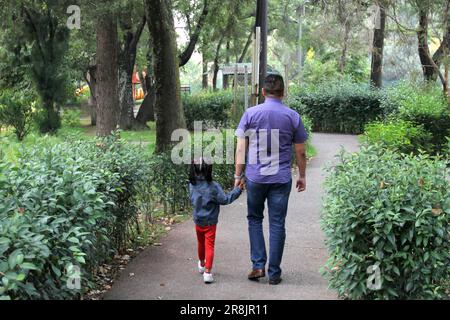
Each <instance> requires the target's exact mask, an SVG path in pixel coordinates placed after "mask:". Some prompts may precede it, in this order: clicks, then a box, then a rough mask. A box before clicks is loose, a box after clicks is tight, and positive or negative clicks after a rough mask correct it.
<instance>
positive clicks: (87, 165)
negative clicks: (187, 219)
mask: <svg viewBox="0 0 450 320" xmlns="http://www.w3.org/2000/svg"><path fill="white" fill-rule="evenodd" d="M115 139H116V138H115V137H113V138H110V139H108V140H98V141H90V142H85V141H75V142H71V143H60V144H56V145H51V146H46V145H43V146H40V145H37V146H36V147H34V148H32V149H28V150H23V151H22V155H21V157H20V158H19V161H18V163H17V164H7V163H4V162H2V164H1V165H0V272H1V273H0V278H1V280H0V296H1V297H2V298H5V297H8V298H11V299H67V298H75V297H78V296H79V294H81V293H83V292H84V291H85V290H87V289H88V288H89V287H91V286H92V285H93V283H92V277H91V272H92V270H93V269H94V268H95V267H96V266H98V265H99V264H100V263H102V262H104V261H105V259H107V258H109V257H110V256H111V255H113V254H114V253H115V252H116V251H117V250H119V249H121V248H122V247H123V246H124V244H125V243H126V242H127V241H129V240H130V239H129V238H128V236H129V232H130V229H131V228H132V226H133V225H134V224H136V221H137V209H136V206H135V204H134V195H135V194H136V193H138V191H139V190H138V189H136V186H137V185H138V184H140V183H142V181H144V180H145V179H146V177H147V172H148V169H147V168H148V167H147V163H148V159H147V158H146V157H145V156H143V155H142V154H143V153H142V152H141V151H140V150H139V148H136V147H131V146H129V145H128V146H127V145H125V144H123V143H122V142H120V141H115ZM74 266H78V267H79V268H80V270H81V279H82V280H81V281H82V282H81V287H82V288H81V290H71V289H69V288H68V287H67V286H66V283H67V281H68V280H69V278H70V277H71V276H73V275H71V270H75V271H76V269H74Z"/></svg>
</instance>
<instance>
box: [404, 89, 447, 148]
mask: <svg viewBox="0 0 450 320" xmlns="http://www.w3.org/2000/svg"><path fill="white" fill-rule="evenodd" d="M398 117H399V118H400V119H404V120H407V121H411V122H413V123H415V124H417V125H422V126H423V127H424V129H425V130H426V131H428V132H430V133H431V135H432V139H431V144H432V147H433V148H434V151H435V152H440V151H442V150H443V149H444V147H445V145H446V143H447V139H446V137H449V136H450V109H449V108H448V104H447V102H446V101H445V99H444V97H443V95H442V93H441V92H440V90H432V89H430V90H427V91H416V92H415V93H414V94H411V95H409V96H407V97H405V99H404V100H403V101H402V102H401V104H400V108H399V115H398Z"/></svg>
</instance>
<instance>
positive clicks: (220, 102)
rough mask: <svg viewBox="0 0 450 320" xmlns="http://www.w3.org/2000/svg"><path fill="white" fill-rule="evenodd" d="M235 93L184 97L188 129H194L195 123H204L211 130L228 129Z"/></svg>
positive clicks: (213, 93) (208, 93)
mask: <svg viewBox="0 0 450 320" xmlns="http://www.w3.org/2000/svg"><path fill="white" fill-rule="evenodd" d="M232 105H233V93H232V92H231V91H220V92H207V91H203V92H201V93H198V94H196V95H192V96H190V95H183V106H184V113H185V117H186V124H187V127H188V129H190V130H192V129H194V122H195V121H203V122H204V124H206V125H207V126H209V127H210V128H222V127H226V126H227V125H228V124H229V121H230V117H231V115H230V113H231V107H232Z"/></svg>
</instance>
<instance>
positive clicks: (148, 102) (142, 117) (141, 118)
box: [136, 85, 156, 126]
mask: <svg viewBox="0 0 450 320" xmlns="http://www.w3.org/2000/svg"><path fill="white" fill-rule="evenodd" d="M155 99H156V94H155V87H154V86H153V85H152V86H151V87H150V88H149V89H148V91H147V94H146V95H145V98H144V101H143V102H142V105H141V107H140V108H139V112H138V114H137V116H136V121H137V122H138V123H139V124H140V126H147V122H149V121H155V108H154V107H155Z"/></svg>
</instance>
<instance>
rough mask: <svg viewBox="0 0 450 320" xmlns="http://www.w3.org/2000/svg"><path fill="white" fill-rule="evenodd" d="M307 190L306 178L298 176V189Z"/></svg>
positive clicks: (300, 190) (299, 190)
mask: <svg viewBox="0 0 450 320" xmlns="http://www.w3.org/2000/svg"><path fill="white" fill-rule="evenodd" d="M305 190H306V178H298V180H297V191H298V192H303V191H305Z"/></svg>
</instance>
